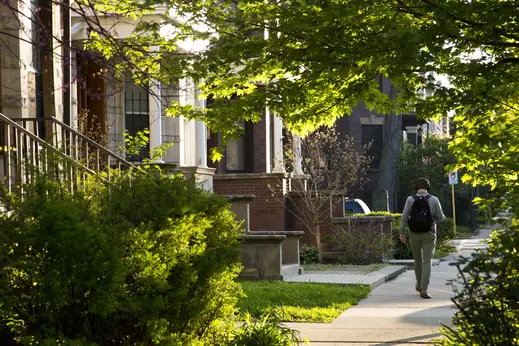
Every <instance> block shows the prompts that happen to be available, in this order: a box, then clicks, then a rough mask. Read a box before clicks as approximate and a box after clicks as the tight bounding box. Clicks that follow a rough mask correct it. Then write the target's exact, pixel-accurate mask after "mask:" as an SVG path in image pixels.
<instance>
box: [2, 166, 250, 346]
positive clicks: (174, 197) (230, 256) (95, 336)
mask: <svg viewBox="0 0 519 346" xmlns="http://www.w3.org/2000/svg"><path fill="white" fill-rule="evenodd" d="M130 182H131V183H130ZM64 185H65V184H63V185H60V184H57V183H52V182H49V181H48V180H47V179H45V177H39V178H38V180H37V182H36V183H35V185H34V186H26V187H25V189H26V191H27V194H26V196H25V198H24V200H23V201H12V207H13V210H14V213H13V214H12V215H10V216H7V215H2V216H1V217H0V227H1V228H2V232H0V261H1V263H2V266H1V267H0V302H2V305H1V306H0V329H3V330H1V331H2V333H1V334H2V337H4V338H6V339H8V340H7V342H5V343H2V344H9V343H12V342H18V343H20V344H26V343H27V344H28V343H43V344H45V341H46V340H47V341H48V340H54V342H56V340H68V342H69V343H68V344H69V345H72V344H75V345H79V344H82V345H95V344H99V345H108V344H116V345H150V344H167V345H195V344H217V340H219V339H220V338H221V337H223V336H222V335H221V334H222V333H224V330H223V329H221V330H220V325H219V323H220V321H223V320H226V319H228V318H229V317H231V316H232V315H233V313H234V311H235V308H234V307H235V303H236V300H237V295H238V294H239V292H240V289H239V286H238V285H237V284H236V283H235V282H234V279H235V277H236V276H237V274H238V271H239V247H238V244H239V243H238V236H239V232H240V231H239V228H238V225H237V224H236V222H235V221H234V218H233V216H232V214H231V213H230V211H229V207H228V204H227V202H226V201H225V200H223V199H221V198H218V197H216V196H215V195H212V194H209V193H207V192H204V191H202V190H199V189H198V188H197V187H196V186H195V185H194V184H192V183H189V182H186V181H184V180H183V179H182V178H181V177H178V176H174V177H172V178H168V177H166V176H163V175H161V174H154V175H153V176H150V175H146V176H142V175H141V176H133V177H130V176H129V175H126V176H125V177H121V178H120V180H119V181H117V182H116V187H110V188H106V187H104V186H103V184H96V182H93V184H92V185H90V186H89V188H88V189H85V190H81V191H78V192H75V193H67V190H66V189H64V188H63V186H64ZM68 186H70V185H68ZM6 330H7V331H8V333H9V335H8V336H6V335H7V333H4V331H6ZM71 340H81V341H77V342H74V343H71V342H72V341H71ZM49 342H51V343H52V341H49ZM54 344H55V343H54Z"/></svg>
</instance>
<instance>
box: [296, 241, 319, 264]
mask: <svg viewBox="0 0 519 346" xmlns="http://www.w3.org/2000/svg"><path fill="white" fill-rule="evenodd" d="M299 255H300V258H301V263H302V264H310V263H317V262H318V261H319V255H318V251H317V249H316V248H314V247H311V246H308V245H303V246H302V247H301V249H300V250H299Z"/></svg>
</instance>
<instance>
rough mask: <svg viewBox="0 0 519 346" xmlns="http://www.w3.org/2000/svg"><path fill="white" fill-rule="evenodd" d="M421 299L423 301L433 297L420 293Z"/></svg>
mask: <svg viewBox="0 0 519 346" xmlns="http://www.w3.org/2000/svg"><path fill="white" fill-rule="evenodd" d="M420 297H422V298H423V299H431V298H432V297H431V296H430V295H429V293H423V292H422V293H420Z"/></svg>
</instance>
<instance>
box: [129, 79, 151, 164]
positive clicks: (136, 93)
mask: <svg viewBox="0 0 519 346" xmlns="http://www.w3.org/2000/svg"><path fill="white" fill-rule="evenodd" d="M149 103H150V100H149V94H148V91H147V90H146V88H144V87H143V86H140V85H136V84H135V83H134V82H133V81H131V82H129V83H128V84H126V88H125V91H124V114H125V119H124V120H125V122H124V124H125V128H126V131H128V134H129V135H130V136H135V135H136V134H137V132H139V131H143V130H145V129H149V127H150V111H149ZM149 152H150V147H149V143H148V145H147V146H146V147H145V148H142V150H141V152H140V153H139V154H138V155H129V156H128V160H130V161H142V160H143V159H144V158H147V157H149Z"/></svg>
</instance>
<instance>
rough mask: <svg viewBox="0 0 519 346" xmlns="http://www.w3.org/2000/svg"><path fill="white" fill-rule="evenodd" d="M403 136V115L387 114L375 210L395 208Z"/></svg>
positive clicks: (374, 203) (374, 195)
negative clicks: (396, 183) (396, 181)
mask: <svg viewBox="0 0 519 346" xmlns="http://www.w3.org/2000/svg"><path fill="white" fill-rule="evenodd" d="M402 136H403V134H402V116H401V115H386V117H385V119H384V142H383V143H384V145H383V150H382V157H381V160H380V161H381V162H380V173H379V178H378V184H377V188H376V190H375V192H374V193H373V210H376V211H390V210H394V207H395V206H394V198H393V196H394V191H395V178H396V169H397V164H398V153H399V152H400V146H401V145H402ZM386 191H387V192H386ZM385 196H387V198H386V197H385ZM388 209H389V210H388Z"/></svg>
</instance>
